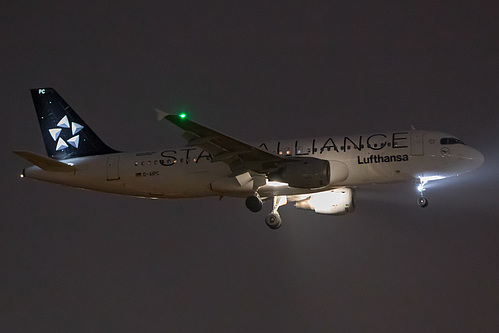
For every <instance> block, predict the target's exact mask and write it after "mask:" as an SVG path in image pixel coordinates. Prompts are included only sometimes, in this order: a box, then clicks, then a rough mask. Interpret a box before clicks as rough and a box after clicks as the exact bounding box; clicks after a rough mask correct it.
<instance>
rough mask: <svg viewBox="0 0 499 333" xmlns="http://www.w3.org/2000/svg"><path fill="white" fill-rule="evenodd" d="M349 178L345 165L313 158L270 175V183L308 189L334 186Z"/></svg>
mask: <svg viewBox="0 0 499 333" xmlns="http://www.w3.org/2000/svg"><path fill="white" fill-rule="evenodd" d="M347 177H348V168H347V166H346V165H345V164H344V163H342V162H339V161H327V160H321V159H318V158H311V157H307V158H303V159H301V160H294V161H290V162H289V163H287V164H286V165H284V166H283V167H282V168H281V169H279V170H278V171H276V172H273V173H271V174H269V175H268V179H269V180H270V181H279V182H283V183H287V184H288V185H289V186H290V187H297V188H307V189H311V188H320V187H324V186H328V185H332V184H335V183H338V182H340V181H343V180H345V179H347Z"/></svg>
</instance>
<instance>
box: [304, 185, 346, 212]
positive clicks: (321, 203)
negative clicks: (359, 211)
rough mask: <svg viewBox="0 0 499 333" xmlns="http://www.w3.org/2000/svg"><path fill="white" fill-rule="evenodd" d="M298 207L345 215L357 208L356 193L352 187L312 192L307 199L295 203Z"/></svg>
mask: <svg viewBox="0 0 499 333" xmlns="http://www.w3.org/2000/svg"><path fill="white" fill-rule="evenodd" d="M295 207H296V208H300V209H308V210H313V211H315V212H316V213H319V214H330V215H343V214H349V213H352V212H353V211H354V209H355V194H354V190H353V189H350V188H338V189H334V190H332V191H327V192H320V193H315V194H311V195H310V197H308V198H307V199H305V200H302V201H299V202H297V203H295Z"/></svg>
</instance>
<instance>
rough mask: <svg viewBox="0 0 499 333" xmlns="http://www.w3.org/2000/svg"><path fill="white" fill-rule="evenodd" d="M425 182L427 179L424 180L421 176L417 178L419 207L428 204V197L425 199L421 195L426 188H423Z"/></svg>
mask: <svg viewBox="0 0 499 333" xmlns="http://www.w3.org/2000/svg"><path fill="white" fill-rule="evenodd" d="M426 183H428V180H424V179H423V178H422V177H420V178H419V185H418V191H419V198H418V204H419V207H421V208H425V207H426V206H428V199H426V198H425V197H424V196H423V192H424V191H426V189H425V188H424V186H425V185H426Z"/></svg>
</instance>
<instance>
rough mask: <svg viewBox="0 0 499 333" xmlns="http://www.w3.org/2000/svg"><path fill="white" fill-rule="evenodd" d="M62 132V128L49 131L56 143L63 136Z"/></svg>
mask: <svg viewBox="0 0 499 333" xmlns="http://www.w3.org/2000/svg"><path fill="white" fill-rule="evenodd" d="M61 131H62V129H60V128H51V129H49V132H50V135H51V136H52V139H54V141H57V139H58V138H59V135H61Z"/></svg>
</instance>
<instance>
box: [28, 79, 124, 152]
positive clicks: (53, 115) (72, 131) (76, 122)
mask: <svg viewBox="0 0 499 333" xmlns="http://www.w3.org/2000/svg"><path fill="white" fill-rule="evenodd" d="M31 96H32V97H33V103H34V104H35V109H36V113H37V115H38V121H39V123H40V128H41V130H42V136H43V141H44V142H45V148H46V149H47V154H48V156H49V157H52V158H55V159H57V160H64V159H67V158H74V157H83V156H91V155H103V154H111V153H117V151H116V150H114V149H112V148H109V147H108V146H107V145H106V144H105V143H104V142H102V140H101V139H99V137H98V136H97V135H96V134H95V133H94V132H93V131H92V129H90V127H88V125H87V124H86V123H85V122H84V121H83V119H81V118H80V117H79V116H78V115H77V114H76V112H75V111H73V109H72V108H71V107H70V106H69V104H68V103H66V101H64V99H62V97H61V96H60V95H59V94H58V93H57V92H56V91H55V90H54V89H52V88H40V89H31Z"/></svg>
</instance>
